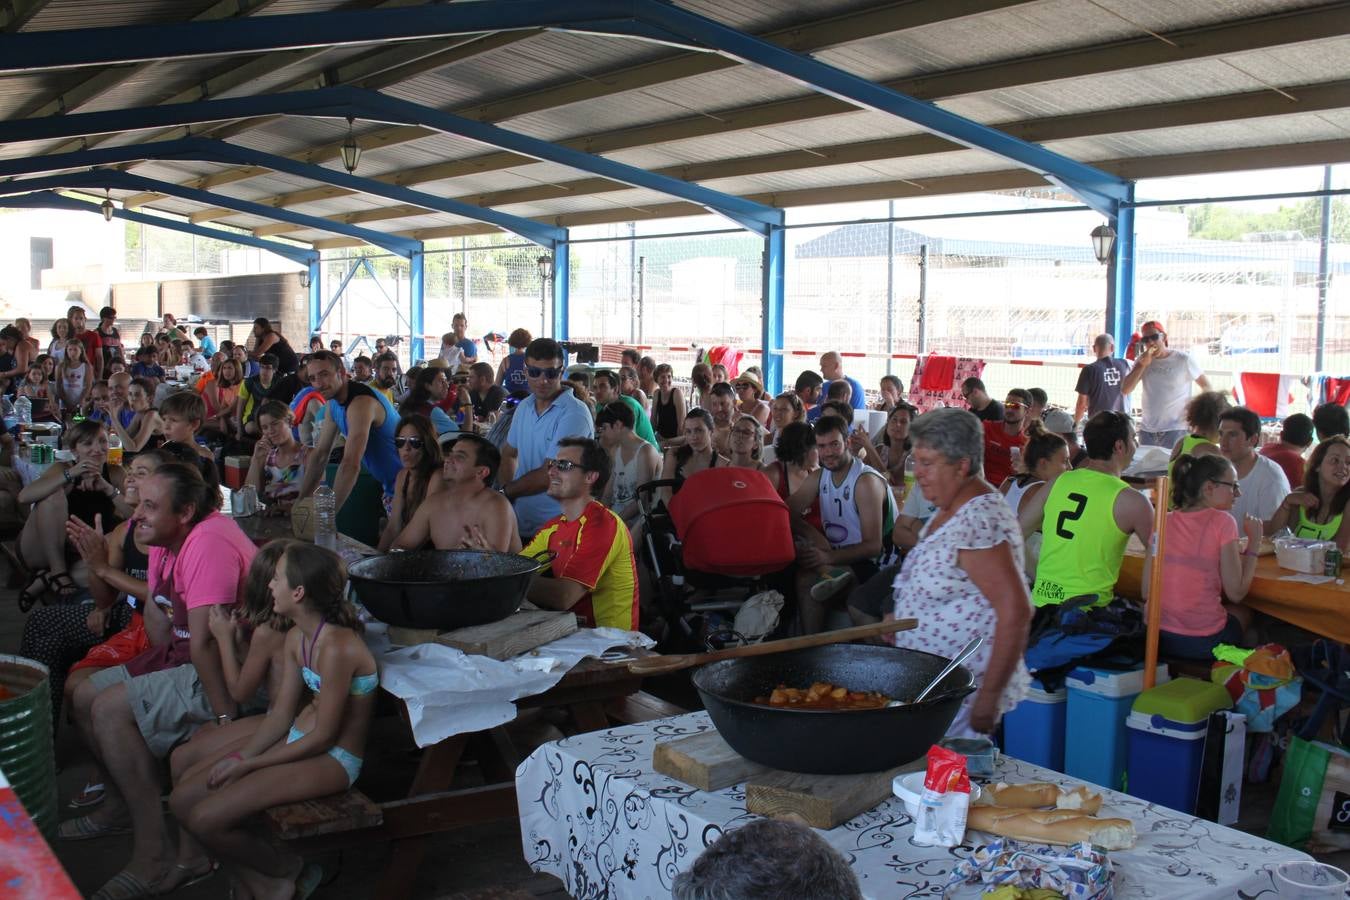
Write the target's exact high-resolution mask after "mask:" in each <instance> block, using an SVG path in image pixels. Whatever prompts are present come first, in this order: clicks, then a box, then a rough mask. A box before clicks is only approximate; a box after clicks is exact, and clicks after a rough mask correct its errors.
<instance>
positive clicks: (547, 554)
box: [521, 549, 558, 575]
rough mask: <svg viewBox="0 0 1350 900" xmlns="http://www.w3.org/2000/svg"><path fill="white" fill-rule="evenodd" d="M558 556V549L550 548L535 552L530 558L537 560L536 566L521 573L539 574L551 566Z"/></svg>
mask: <svg viewBox="0 0 1350 900" xmlns="http://www.w3.org/2000/svg"><path fill="white" fill-rule="evenodd" d="M557 558H558V551H556V550H549V549H544V550H540V551H539V552H538V553H536V554H534V556H531V557H530V559H532V560H534V561H535V567H534V568H533V569H531V570H530V571H528V572H522V573H521V574H522V575H534V574H537V573H539V572H541V571H543V570H544V569H547V568H548V567H549V566H551V565H553V561H554V560H555V559H557Z"/></svg>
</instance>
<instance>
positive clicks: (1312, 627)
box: [1116, 545, 1350, 644]
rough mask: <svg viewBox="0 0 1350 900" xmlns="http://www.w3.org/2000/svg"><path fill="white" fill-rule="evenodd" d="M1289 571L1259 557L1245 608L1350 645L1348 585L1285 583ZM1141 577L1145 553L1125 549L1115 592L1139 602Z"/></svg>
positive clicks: (1266, 558)
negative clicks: (1248, 607) (1247, 607)
mask: <svg viewBox="0 0 1350 900" xmlns="http://www.w3.org/2000/svg"><path fill="white" fill-rule="evenodd" d="M1296 574H1298V573H1296V572H1293V571H1292V570H1290V569H1282V568H1280V564H1279V563H1278V562H1277V561H1276V559H1275V557H1274V556H1262V557H1260V558H1258V559H1257V561H1256V574H1255V576H1253V578H1252V586H1251V588H1250V590H1248V591H1247V596H1246V598H1245V599H1244V600H1243V601H1242V602H1243V604H1244V605H1246V606H1250V607H1251V608H1252V609H1254V610H1257V611H1258V612H1263V613H1265V614H1266V615H1268V616H1273V617H1275V618H1277V619H1280V620H1281V621H1284V622H1288V623H1289V624H1291V625H1297V626H1298V627H1300V628H1304V629H1307V630H1308V631H1311V632H1313V633H1314V634H1319V635H1321V636H1322V637H1326V638H1330V639H1332V640H1334V641H1338V642H1340V643H1342V644H1350V615H1347V612H1350V585H1347V584H1346V583H1345V579H1341V582H1340V583H1339V584H1338V583H1337V582H1334V581H1332V582H1327V583H1325V584H1306V583H1304V582H1299V581H1286V580H1284V579H1285V577H1286V576H1289V575H1296ZM1143 576H1144V552H1143V550H1142V549H1140V548H1139V547H1138V546H1137V545H1134V546H1130V547H1127V548H1126V552H1125V558H1124V559H1123V560H1122V561H1121V565H1120V579H1119V580H1118V581H1117V582H1116V593H1117V594H1120V595H1121V596H1123V597H1133V598H1136V599H1138V598H1139V597H1140V596H1141V593H1140V590H1139V587H1140V581H1141V580H1142V579H1143Z"/></svg>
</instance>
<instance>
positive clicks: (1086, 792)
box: [981, 781, 1102, 816]
mask: <svg viewBox="0 0 1350 900" xmlns="http://www.w3.org/2000/svg"><path fill="white" fill-rule="evenodd" d="M981 801H982V802H983V803H985V804H986V805H988V806H1008V807H1013V808H1015V809H1076V810H1079V811H1081V812H1084V813H1086V814H1087V815H1090V816H1095V815H1096V814H1097V813H1099V812H1101V809H1102V795H1101V794H1098V793H1096V792H1094V791H1092V790H1091V789H1089V788H1088V786H1087V785H1085V784H1080V785H1078V787H1076V788H1074V789H1072V790H1065V789H1064V788H1062V787H1060V786H1059V785H1057V784H1049V783H1048V782H1044V781H1032V782H1027V783H1025V784H1006V783H1003V782H1000V783H999V784H994V785H990V786H988V787H986V788H985V789H984V794H983V796H982V797H981Z"/></svg>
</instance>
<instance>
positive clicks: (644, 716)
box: [605, 691, 689, 725]
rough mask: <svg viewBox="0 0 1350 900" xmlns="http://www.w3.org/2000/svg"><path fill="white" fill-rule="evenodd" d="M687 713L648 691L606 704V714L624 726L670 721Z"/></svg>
mask: <svg viewBox="0 0 1350 900" xmlns="http://www.w3.org/2000/svg"><path fill="white" fill-rule="evenodd" d="M687 712H689V710H687V709H684V708H682V707H679V706H676V705H675V704H674V703H671V702H669V701H667V700H662V699H661V698H660V697H657V696H655V695H653V694H649V693H647V692H646V691H638V692H637V693H636V694H629V695H628V696H627V697H620V698H619V699H618V700H611V701H610V702H609V703H606V704H605V714H606V715H608V716H609V717H610V718H611V719H613V720H614V721H616V722H621V723H623V724H624V725H635V724H637V723H638V722H652V721H655V720H656V719H669V718H671V717H672V716H682V715H684V714H685V713H687Z"/></svg>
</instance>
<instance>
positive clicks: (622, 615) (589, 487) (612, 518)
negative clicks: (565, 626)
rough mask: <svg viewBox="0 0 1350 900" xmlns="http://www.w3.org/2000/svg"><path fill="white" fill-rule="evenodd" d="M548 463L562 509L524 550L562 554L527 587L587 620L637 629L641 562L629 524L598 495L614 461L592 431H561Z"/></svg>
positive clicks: (549, 604)
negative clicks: (574, 434) (586, 434)
mask: <svg viewBox="0 0 1350 900" xmlns="http://www.w3.org/2000/svg"><path fill="white" fill-rule="evenodd" d="M556 453H557V456H556V457H555V458H552V459H549V460H548V463H547V472H548V474H547V476H546V478H547V479H548V495H549V497H551V498H553V499H554V500H555V501H556V502H557V503H558V508H559V511H560V513H559V515H557V516H554V517H553V518H551V519H549V520H548V521H547V522H545V523H544V527H543V528H541V529H540V530H539V533H538V534H536V535H535V536H534V539H533V540H532V541H530V542H529V544H527V545H526V546H525V549H523V550H521V551H520V552H521V553H522V554H523V555H525V556H536V555H538V554H540V553H542V552H543V551H545V550H552V551H553V552H554V553H556V554H557V557H556V558H555V559H554V560H553V564H552V566H551V567H550V568H549V571H548V575H549V576H551V577H544V578H535V579H534V580H533V581H532V582H530V592H529V593H528V594H527V595H526V597H527V598H528V599H529V601H530V602H531V603H533V604H534V605H535V606H539V607H542V608H543V609H557V610H571V611H572V612H574V613H576V614H577V615H578V616H580V617H581V620H582V623H583V624H584V625H586V626H587V627H588V628H596V627H607V628H622V629H624V630H625V631H636V630H637V627H638V590H637V562H636V560H635V559H634V558H633V544H632V541H631V540H630V539H629V536H628V526H627V525H625V524H624V523H623V519H620V518H619V516H618V514H616V513H615V512H614V511H613V510H611V509H608V508H607V507H606V506H605V505H604V504H603V503H601V502H600V501H599V500H597V499H596V498H597V497H599V496H600V494H601V493H603V492H604V489H605V484H606V482H608V481H609V473H610V461H609V454H607V453H606V452H605V450H604V448H603V447H601V446H600V445H599V444H598V443H597V442H595V441H593V440H591V439H590V438H563V439H562V440H560V441H559V442H558V449H557V451H556Z"/></svg>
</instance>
